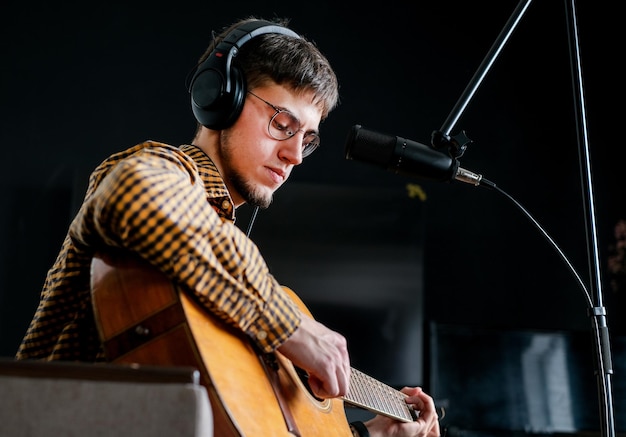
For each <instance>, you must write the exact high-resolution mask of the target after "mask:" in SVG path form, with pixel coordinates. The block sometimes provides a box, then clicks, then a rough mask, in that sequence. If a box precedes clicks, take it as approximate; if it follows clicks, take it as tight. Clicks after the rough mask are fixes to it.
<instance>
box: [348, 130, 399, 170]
mask: <svg viewBox="0 0 626 437" xmlns="http://www.w3.org/2000/svg"><path fill="white" fill-rule="evenodd" d="M396 141H397V138H396V137H395V136H392V135H387V134H382V133H379V132H374V131H371V130H367V129H364V128H362V127H361V125H358V124H356V125H354V126H352V128H351V129H350V131H349V132H348V138H347V139H346V148H345V158H346V159H354V160H357V161H364V162H367V163H370V164H376V165H380V166H383V167H387V165H388V164H389V163H390V162H391V160H392V158H393V154H394V150H395V147H396Z"/></svg>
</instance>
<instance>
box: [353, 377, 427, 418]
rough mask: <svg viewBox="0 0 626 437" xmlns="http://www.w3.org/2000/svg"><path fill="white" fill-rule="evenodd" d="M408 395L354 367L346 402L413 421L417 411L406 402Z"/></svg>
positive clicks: (377, 412)
mask: <svg viewBox="0 0 626 437" xmlns="http://www.w3.org/2000/svg"><path fill="white" fill-rule="evenodd" d="M405 398H406V395H405V394H404V393H402V392H401V391H398V390H396V389H394V388H393V387H390V386H388V385H386V384H384V383H382V382H380V381H378V380H376V379H374V378H372V377H370V376H368V375H366V374H365V373H363V372H361V371H359V370H356V369H354V368H353V369H352V373H351V375H350V390H349V392H348V394H347V395H345V396H344V397H343V400H344V402H347V403H348V404H351V405H354V406H356V407H359V408H363V409H366V410H369V411H371V412H373V413H376V414H383V415H385V416H388V417H391V418H393V419H396V420H400V421H403V422H412V421H414V420H415V418H416V413H415V410H413V408H411V407H410V406H409V405H408V404H407V403H406V402H405Z"/></svg>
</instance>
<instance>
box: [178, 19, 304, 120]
mask: <svg viewBox="0 0 626 437" xmlns="http://www.w3.org/2000/svg"><path fill="white" fill-rule="evenodd" d="M266 33H280V34H283V35H289V36H293V37H296V38H300V36H299V35H298V34H297V33H295V32H293V31H292V30H290V29H287V28H286V27H283V26H280V25H278V24H275V23H271V22H269V21H264V20H256V21H250V22H247V23H243V24H242V25H240V26H237V27H236V28H234V29H233V30H231V31H230V32H229V33H228V34H227V35H226V36H225V37H224V39H223V40H222V41H221V42H220V43H219V44H218V45H217V47H215V49H214V50H213V51H212V52H211V54H210V55H209V56H208V57H207V59H206V60H205V61H204V62H203V63H202V64H201V65H199V66H198V68H197V69H196V71H195V73H194V75H193V78H192V79H191V82H190V83H189V92H190V93H191V108H192V109H193V114H194V115H195V117H196V120H198V122H199V123H200V124H202V125H203V126H206V127H208V128H209V129H217V130H219V129H224V128H227V127H229V126H230V125H232V124H233V123H234V122H235V120H237V117H239V114H241V109H242V108H243V102H244V98H245V96H246V81H245V78H244V77H243V73H242V72H241V70H240V69H239V68H237V67H236V66H233V65H232V61H233V58H234V57H235V56H237V53H239V49H240V48H241V46H242V45H244V44H245V43H247V42H248V41H250V40H251V39H252V38H254V37H256V36H259V35H263V34H266Z"/></svg>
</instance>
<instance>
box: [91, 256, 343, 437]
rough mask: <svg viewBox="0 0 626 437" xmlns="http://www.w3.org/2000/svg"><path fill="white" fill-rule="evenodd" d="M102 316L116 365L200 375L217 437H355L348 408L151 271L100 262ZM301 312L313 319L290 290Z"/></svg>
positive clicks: (117, 261)
mask: <svg viewBox="0 0 626 437" xmlns="http://www.w3.org/2000/svg"><path fill="white" fill-rule="evenodd" d="M91 277H92V284H91V293H92V300H93V308H94V315H95V318H96V323H97V326H98V330H99V334H100V338H101V340H102V341H103V343H104V345H105V351H106V354H107V358H108V359H109V361H110V362H113V363H128V364H143V365H157V366H189V367H194V368H196V369H198V371H199V372H200V378H201V383H202V384H203V385H204V386H205V387H206V388H207V391H208V394H209V399H210V401H211V407H212V409H213V421H214V435H215V436H219V437H222V436H225V437H230V436H236V437H240V436H259V435H263V436H277V437H278V436H294V435H297V436H303V437H307V436H312V437H313V436H315V437H317V436H321V435H323V436H328V437H333V436H337V437H342V436H343V437H351V435H352V433H351V432H350V429H349V426H348V423H347V419H346V416H345V410H344V405H343V401H342V400H341V399H326V400H322V401H320V400H318V399H316V398H314V397H313V396H312V395H311V394H310V393H309V391H308V388H307V387H306V386H305V384H304V383H303V382H302V379H301V378H300V376H299V375H298V374H297V372H296V369H295V368H294V366H293V364H292V363H291V362H290V361H289V360H288V359H287V358H285V357H284V356H282V355H280V354H279V353H275V354H272V355H271V357H273V358H274V365H273V366H268V365H267V364H265V361H264V360H263V359H262V357H260V356H259V355H258V353H257V351H256V350H255V349H254V348H253V347H252V345H251V343H250V342H249V341H248V339H247V337H245V335H243V334H241V333H240V332H239V331H237V330H235V329H234V328H231V327H230V326H228V325H226V324H225V323H223V322H222V321H220V320H218V319H217V318H216V317H214V316H213V315H212V314H211V313H209V312H208V310H206V309H204V308H202V307H200V306H199V305H198V304H197V303H196V302H194V301H193V300H192V299H191V298H190V297H189V296H187V295H186V293H182V292H180V291H179V290H178V289H177V288H176V287H175V286H174V285H173V283H172V282H171V281H169V280H168V279H167V277H165V275H163V274H162V273H161V272H158V271H157V270H156V269H154V268H153V267H151V266H150V265H149V264H147V263H145V262H143V261H140V260H138V259H136V258H130V257H128V256H123V255H121V256H115V257H113V256H110V255H107V256H98V257H96V258H94V260H93V262H92V272H91ZM285 290H286V291H287V292H288V293H290V295H291V297H292V298H293V299H294V301H295V302H296V303H297V304H298V305H299V306H300V309H301V310H302V311H303V312H305V313H307V314H308V313H309V312H308V310H307V309H306V307H305V306H304V304H303V303H302V302H301V301H300V299H299V298H298V297H297V296H296V295H295V293H293V292H292V291H291V290H289V289H287V288H286V289H285Z"/></svg>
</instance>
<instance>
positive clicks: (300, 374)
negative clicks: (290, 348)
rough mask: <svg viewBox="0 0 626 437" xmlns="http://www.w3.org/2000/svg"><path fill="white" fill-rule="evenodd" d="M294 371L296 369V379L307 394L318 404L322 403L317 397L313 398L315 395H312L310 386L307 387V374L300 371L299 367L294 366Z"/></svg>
mask: <svg viewBox="0 0 626 437" xmlns="http://www.w3.org/2000/svg"><path fill="white" fill-rule="evenodd" d="M294 369H296V374H297V375H298V378H300V381H301V382H302V385H304V387H305V388H306V390H307V391H308V392H309V394H310V395H311V396H312V397H313V398H314V399H315V400H317V401H319V402H323V401H324V399H321V398H318V397H317V396H315V394H314V393H313V390H311V386H309V374H308V373H306V372H305V371H304V370H303V369H301V368H300V367H297V366H294Z"/></svg>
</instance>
